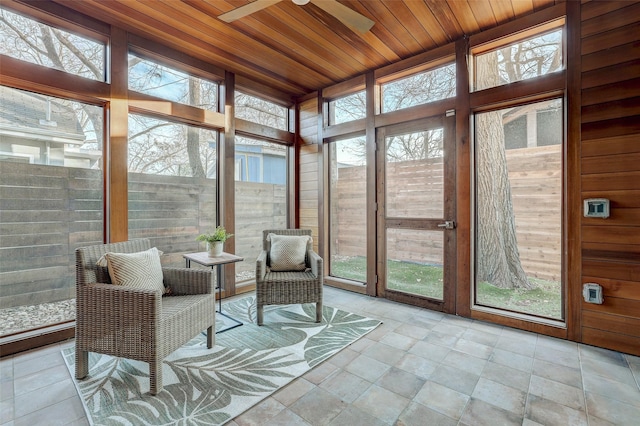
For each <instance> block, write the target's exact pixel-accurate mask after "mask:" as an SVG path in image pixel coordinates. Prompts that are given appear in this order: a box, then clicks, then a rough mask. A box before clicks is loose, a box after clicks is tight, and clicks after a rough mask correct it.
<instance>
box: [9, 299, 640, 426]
mask: <svg viewBox="0 0 640 426" xmlns="http://www.w3.org/2000/svg"><path fill="white" fill-rule="evenodd" d="M325 303H326V304H327V305H331V306H335V307H338V308H342V309H345V310H349V311H351V312H356V313H360V314H362V315H366V316H369V317H373V318H378V319H380V320H382V321H383V324H382V325H381V326H379V327H378V328H377V329H376V330H374V331H373V332H371V333H370V334H368V335H367V336H365V337H364V338H362V339H360V340H358V341H357V342H355V343H354V344H353V345H351V346H350V347H348V348H346V349H344V350H342V351H341V352H339V353H338V354H336V355H335V356H334V357H332V358H330V359H329V360H328V361H326V362H324V363H322V364H320V365H318V366H317V367H316V368H314V369H313V370H311V371H309V372H308V373H307V374H305V375H304V376H303V377H301V378H299V379H297V380H295V381H293V382H292V383H291V384H289V385H288V386H286V387H285V388H283V389H281V390H280V391H278V392H276V393H275V394H273V395H272V396H271V397H269V398H267V399H265V400H264V401H263V402H261V403H260V404H258V405H256V406H255V407H253V408H252V409H251V410H249V411H247V412H245V413H244V414H242V415H240V416H239V417H237V418H235V419H234V420H233V421H232V422H230V423H229V424H230V425H231V426H246V425H261V426H263V425H265V426H266V425H296V426H298V425H348V426H358V425H366V426H376V425H473V426H476V425H485V424H486V425H492V426H493V425H512V424H513V425H527V426H533V425H538V424H542V425H563V426H564V425H591V426H595V425H598V426H600V425H611V424H616V425H634V426H635V425H640V358H639V357H635V356H631V355H625V354H621V353H618V352H614V351H609V350H605V349H600V348H595V347H592V346H586V345H581V344H576V343H573V342H567V341H563V340H558V339H554V338H550V337H546V336H541V335H537V334H534V333H528V332H524V331H519V330H514V329H509V328H505V327H501V326H497V325H492V324H488V323H483V322H478V321H473V320H469V319H466V318H459V317H455V316H451V315H444V314H440V313H437V312H432V311H429V310H425V309H419V308H415V307H411V306H405V305H401V304H398V303H393V302H389V301H386V300H379V299H374V298H370V297H367V296H361V295H357V294H354V293H350V292H346V291H342V290H337V289H333V288H326V291H325ZM265 320H266V321H268V317H266V318H265ZM70 345H73V342H72V341H71V342H66V343H61V344H56V345H51V346H48V347H45V348H42V349H37V350H33V351H29V352H26V353H23V354H17V355H15V356H10V357H5V358H2V359H0V372H1V387H0V424H2V425H15V426H18V425H29V426H33V425H47V426H49V425H86V424H88V421H87V419H86V417H85V414H84V411H83V408H82V404H81V403H80V400H79V398H78V396H77V393H76V390H75V387H74V385H73V383H72V381H71V376H70V375H69V373H68V371H67V368H66V366H65V364H64V361H63V360H62V355H61V354H60V350H61V348H63V347H65V346H70Z"/></svg>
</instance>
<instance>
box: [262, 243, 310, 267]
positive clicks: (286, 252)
mask: <svg viewBox="0 0 640 426" xmlns="http://www.w3.org/2000/svg"><path fill="white" fill-rule="evenodd" d="M267 238H268V239H269V241H270V243H271V249H270V250H269V263H270V264H269V267H270V268H271V270H272V271H276V272H284V271H304V270H305V269H306V267H307V266H306V264H305V261H304V259H305V256H306V254H307V244H308V243H309V242H310V241H311V237H310V236H308V235H278V234H269V235H268V236H267Z"/></svg>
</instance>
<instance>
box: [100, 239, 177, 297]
mask: <svg viewBox="0 0 640 426" xmlns="http://www.w3.org/2000/svg"><path fill="white" fill-rule="evenodd" d="M161 254H162V252H161V251H159V250H158V249H157V248H155V247H153V248H151V249H149V250H146V251H141V252H137V253H106V254H105V255H104V256H102V257H101V258H100V259H99V260H98V266H107V268H108V269H109V276H110V277H111V282H112V283H113V284H116V285H122V286H127V287H133V288H139V289H146V290H156V291H158V292H159V293H160V294H163V293H164V292H165V288H164V284H163V282H162V278H163V277H162V265H161V264H160V255H161Z"/></svg>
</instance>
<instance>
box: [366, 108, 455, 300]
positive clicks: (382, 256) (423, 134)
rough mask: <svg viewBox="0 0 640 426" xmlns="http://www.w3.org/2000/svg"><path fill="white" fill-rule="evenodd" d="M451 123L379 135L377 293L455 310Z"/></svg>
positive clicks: (444, 120)
mask: <svg viewBox="0 0 640 426" xmlns="http://www.w3.org/2000/svg"><path fill="white" fill-rule="evenodd" d="M454 122H455V120H454V117H453V116H452V117H444V116H443V117H435V118H431V119H428V120H419V121H417V122H411V123H403V124H398V125H393V126H388V127H384V128H380V129H378V134H377V149H378V173H377V174H378V200H379V205H378V239H379V240H378V247H380V250H379V251H378V265H377V268H378V288H377V290H378V293H379V294H381V295H382V296H384V297H386V298H388V299H392V300H397V301H400V302H403V303H411V304H415V305H419V306H425V307H429V308H431V309H437V310H441V311H445V312H454V308H455V305H454V304H455V297H454V296H455V287H454V286H455V264H456V258H455V255H456V252H455V241H456V239H455V226H456V224H455V145H454V137H453V132H454V125H455V124H454Z"/></svg>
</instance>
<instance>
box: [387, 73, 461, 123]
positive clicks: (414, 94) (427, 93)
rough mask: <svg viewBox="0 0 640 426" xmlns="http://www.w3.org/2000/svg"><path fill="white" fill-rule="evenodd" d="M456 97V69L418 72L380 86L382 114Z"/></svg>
mask: <svg viewBox="0 0 640 426" xmlns="http://www.w3.org/2000/svg"><path fill="white" fill-rule="evenodd" d="M455 95H456V67H455V64H449V65H446V66H444V67H440V68H436V69H432V70H428V71H424V72H420V73H418V74H414V75H412V76H409V77H405V78H402V79H399V80H394V81H391V82H389V83H385V84H382V85H381V96H382V112H390V111H397V110H400V109H404V108H409V107H412V106H415V105H421V104H426V103H429V102H434V101H438V100H441V99H446V98H451V97H454V96H455Z"/></svg>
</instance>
